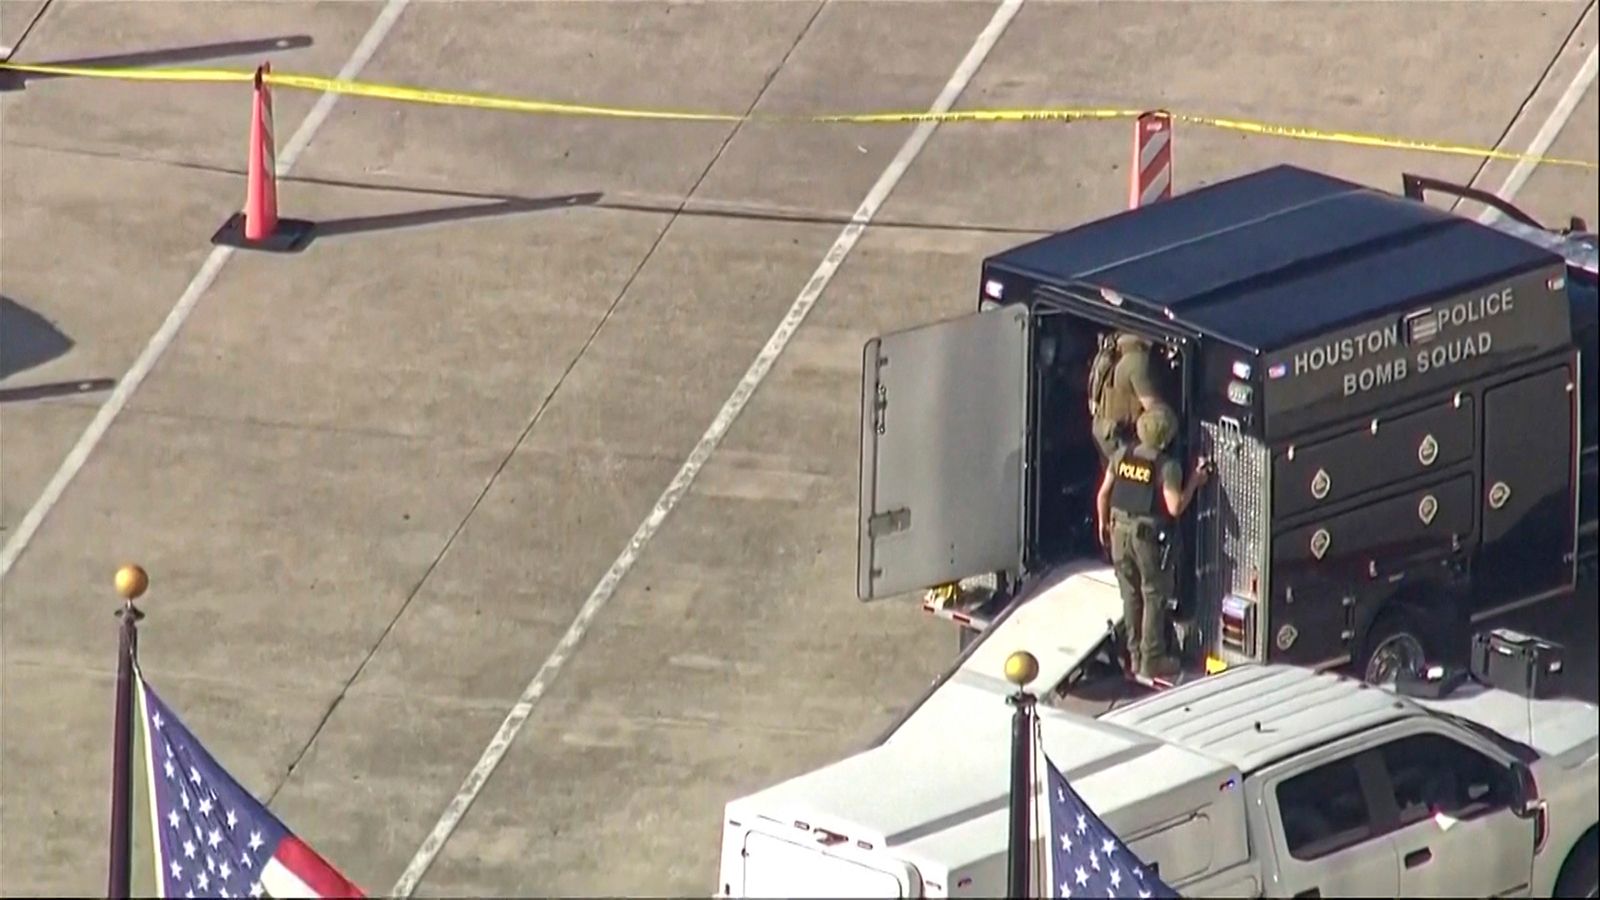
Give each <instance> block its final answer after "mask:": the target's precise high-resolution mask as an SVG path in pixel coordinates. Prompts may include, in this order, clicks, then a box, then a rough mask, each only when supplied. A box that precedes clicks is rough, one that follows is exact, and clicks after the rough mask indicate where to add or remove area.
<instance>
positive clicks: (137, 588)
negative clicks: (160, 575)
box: [117, 565, 150, 600]
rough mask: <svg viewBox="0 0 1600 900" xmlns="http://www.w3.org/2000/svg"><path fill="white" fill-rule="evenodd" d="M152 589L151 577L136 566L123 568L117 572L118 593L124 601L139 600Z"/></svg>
mask: <svg viewBox="0 0 1600 900" xmlns="http://www.w3.org/2000/svg"><path fill="white" fill-rule="evenodd" d="M149 587H150V576H149V575H146V574H145V571H144V569H141V568H139V567H138V566H134V565H127V566H123V567H122V568H120V569H118V570H117V593H118V594H121V595H122V599H124V600H137V599H139V598H140V597H141V596H143V595H144V592H145V591H146V590H147V589H148V588H149Z"/></svg>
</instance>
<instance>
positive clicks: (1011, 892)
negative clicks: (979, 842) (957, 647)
mask: <svg viewBox="0 0 1600 900" xmlns="http://www.w3.org/2000/svg"><path fill="white" fill-rule="evenodd" d="M1038 675H1039V661H1038V660H1037V659H1035V658H1034V656H1033V654H1031V653H1028V652H1026V651H1023V652H1019V653H1013V654H1011V656H1010V657H1008V658H1007V659H1006V680H1007V681H1009V682H1011V683H1012V684H1014V685H1016V686H1017V692H1016V693H1015V694H1012V695H1011V696H1009V697H1007V698H1006V702H1007V703H1009V704H1011V706H1013V707H1014V708H1015V711H1014V712H1013V713H1012V714H1011V844H1010V854H1009V859H1008V865H1007V872H1008V875H1007V878H1006V896H1007V897H1013V898H1024V897H1031V896H1032V895H1031V894H1030V893H1028V868H1029V867H1028V862H1029V857H1030V856H1031V854H1030V853H1029V849H1030V845H1031V841H1030V835H1029V829H1028V825H1029V811H1030V809H1031V807H1032V806H1033V714H1034V713H1033V704H1034V696H1033V695H1032V694H1030V693H1028V692H1027V691H1026V690H1023V688H1024V687H1026V686H1027V684H1028V683H1029V682H1030V681H1033V679H1034V678H1036V677H1038Z"/></svg>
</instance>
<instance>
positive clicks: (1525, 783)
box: [1511, 760, 1544, 819]
mask: <svg viewBox="0 0 1600 900" xmlns="http://www.w3.org/2000/svg"><path fill="white" fill-rule="evenodd" d="M1511 791H1512V793H1511V812H1512V813H1513V814H1514V815H1516V817H1517V818H1519V819H1531V818H1533V817H1535V816H1537V815H1538V814H1539V813H1540V812H1541V811H1542V810H1543V809H1544V800H1543V799H1542V798H1541V797H1540V796H1539V784H1538V782H1536V781H1534V780H1533V770H1532V769H1529V768H1528V766H1527V765H1526V764H1525V763H1523V762H1522V761H1521V760H1517V761H1515V762H1513V763H1512V764H1511Z"/></svg>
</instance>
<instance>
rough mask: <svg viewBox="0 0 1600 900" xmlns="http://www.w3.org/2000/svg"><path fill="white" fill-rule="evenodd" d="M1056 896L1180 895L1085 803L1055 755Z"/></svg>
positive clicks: (1053, 853) (1052, 810)
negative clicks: (1062, 770)
mask: <svg viewBox="0 0 1600 900" xmlns="http://www.w3.org/2000/svg"><path fill="white" fill-rule="evenodd" d="M1040 755H1041V756H1044V763H1045V766H1046V768H1048V770H1049V782H1048V784H1047V787H1048V788H1049V791H1050V831H1051V834H1050V837H1051V841H1050V856H1051V863H1052V869H1051V871H1052V873H1053V874H1054V876H1055V877H1054V878H1053V879H1051V880H1052V882H1053V884H1052V885H1051V887H1052V890H1051V891H1050V896H1051V897H1139V898H1141V900H1143V898H1148V897H1177V896H1178V892H1177V891H1174V890H1173V889H1172V888H1170V887H1167V886H1166V885H1165V884H1163V883H1162V881H1161V879H1160V878H1159V877H1157V875H1156V874H1155V873H1154V872H1152V871H1150V870H1149V868H1148V867H1146V866H1145V864H1144V863H1143V862H1142V861H1141V860H1140V859H1139V858H1138V857H1137V856H1134V855H1133V851H1131V850H1129V849H1128V848H1127V847H1126V846H1124V845H1123V843H1122V841H1120V840H1118V839H1117V836H1116V835H1115V834H1112V833H1111V829H1110V828H1107V827H1106V823H1104V822H1102V821H1100V819H1099V817H1098V816H1096V815H1095V814H1094V810H1092V809H1090V808H1089V804H1087V803H1085V802H1083V798H1082V797H1079V796H1078V794H1077V792H1076V791H1074V790H1073V789H1072V787H1071V785H1068V784H1067V779H1066V777H1065V776H1063V775H1062V774H1061V770H1060V769H1057V768H1056V764H1055V763H1054V762H1052V761H1051V760H1050V757H1049V756H1046V755H1044V754H1042V753H1041V754H1040Z"/></svg>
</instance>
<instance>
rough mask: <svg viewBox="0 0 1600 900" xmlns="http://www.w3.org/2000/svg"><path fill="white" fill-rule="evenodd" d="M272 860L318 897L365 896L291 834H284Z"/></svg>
mask: <svg viewBox="0 0 1600 900" xmlns="http://www.w3.org/2000/svg"><path fill="white" fill-rule="evenodd" d="M272 858H273V859H276V860H277V861H278V862H280V863H282V864H283V867H284V868H286V869H288V870H289V871H291V872H293V873H294V874H295V877H296V878H299V879H300V880H301V881H303V882H305V883H306V887H308V888H311V889H312V890H313V891H316V892H317V896H319V897H365V896H366V895H365V894H363V893H361V889H360V888H358V887H356V885H355V883H354V882H352V881H350V880H349V879H347V878H345V877H344V876H343V875H340V874H339V870H338V869H335V868H334V867H333V866H331V865H329V864H328V861H327V860H325V859H323V858H322V857H320V856H318V855H317V854H316V851H314V850H312V849H311V848H310V847H307V846H306V845H305V842H303V841H301V840H300V839H299V838H297V837H295V836H294V835H292V834H291V835H285V836H284V838H283V840H282V841H280V842H279V843H278V850H277V852H276V853H274V854H272Z"/></svg>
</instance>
